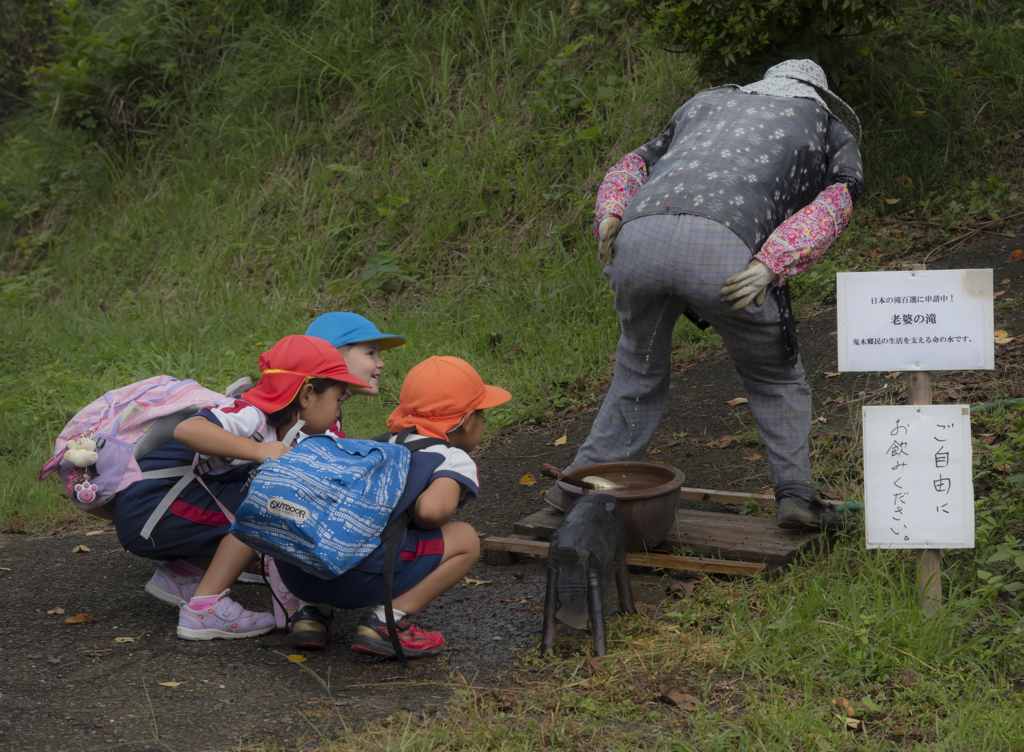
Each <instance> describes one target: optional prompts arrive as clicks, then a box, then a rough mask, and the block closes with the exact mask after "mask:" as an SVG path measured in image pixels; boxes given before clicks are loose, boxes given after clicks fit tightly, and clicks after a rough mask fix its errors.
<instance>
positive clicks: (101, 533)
mask: <svg viewBox="0 0 1024 752" xmlns="http://www.w3.org/2000/svg"><path fill="white" fill-rule="evenodd" d="M109 532H110V531H109V530H90V531H89V532H88V533H86V536H90V535H103V534H104V533H109Z"/></svg>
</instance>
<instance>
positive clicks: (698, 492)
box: [679, 488, 775, 505]
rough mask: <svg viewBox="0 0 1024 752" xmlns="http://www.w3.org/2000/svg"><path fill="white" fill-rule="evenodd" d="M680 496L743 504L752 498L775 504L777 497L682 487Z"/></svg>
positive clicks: (694, 499)
mask: <svg viewBox="0 0 1024 752" xmlns="http://www.w3.org/2000/svg"><path fill="white" fill-rule="evenodd" d="M679 496H680V498H683V499H686V500H687V501H717V502H718V503H720V504H743V502H745V501H746V500H747V499H750V498H753V499H754V501H756V502H757V503H758V504H769V505H771V504H775V497H774V496H770V495H768V494H750V493H737V492H735V491H712V490H711V489H710V488H680V489H679Z"/></svg>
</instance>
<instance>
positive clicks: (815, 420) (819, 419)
mask: <svg viewBox="0 0 1024 752" xmlns="http://www.w3.org/2000/svg"><path fill="white" fill-rule="evenodd" d="M811 423H812V424H813V423H828V421H827V420H825V416H824V415H822V416H821V417H820V418H815V419H814V420H812V421H811Z"/></svg>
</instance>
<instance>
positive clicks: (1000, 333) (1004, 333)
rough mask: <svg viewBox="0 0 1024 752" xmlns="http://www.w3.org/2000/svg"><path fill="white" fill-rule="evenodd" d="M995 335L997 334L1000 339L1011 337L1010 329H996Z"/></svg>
mask: <svg viewBox="0 0 1024 752" xmlns="http://www.w3.org/2000/svg"><path fill="white" fill-rule="evenodd" d="M995 335H996V339H999V338H1000V337H1009V336H1010V333H1009V332H1008V331H1006V330H1005V329H996V331H995Z"/></svg>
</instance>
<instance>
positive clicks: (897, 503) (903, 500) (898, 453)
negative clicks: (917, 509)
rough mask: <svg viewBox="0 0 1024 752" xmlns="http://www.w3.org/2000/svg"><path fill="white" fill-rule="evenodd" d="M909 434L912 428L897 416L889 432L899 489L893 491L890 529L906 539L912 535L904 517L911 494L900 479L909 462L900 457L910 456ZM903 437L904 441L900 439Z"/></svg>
mask: <svg viewBox="0 0 1024 752" xmlns="http://www.w3.org/2000/svg"><path fill="white" fill-rule="evenodd" d="M909 434H910V429H909V428H908V427H907V426H906V425H904V424H902V423H901V421H900V419H899V418H897V419H896V424H895V425H894V426H893V429H892V430H891V431H890V432H889V435H890V436H892V437H894V438H893V440H892V444H890V445H889V448H888V449H887V450H886V454H887V455H888V456H889V457H892V458H893V459H895V460H896V464H894V465H893V467H892V470H893V474H894V475H895V476H896V478H895V480H893V482H892V485H893V488H895V489H897V490H896V491H893V492H892V506H893V509H892V524H891V525H890V526H889V529H890V530H891V531H892V533H893V535H895V536H896V537H897V538H899V537H900V536H903V540H905V541H907V540H910V536H909V535H907V524H906V522H905V521H904V517H903V515H904V509H905V508H906V506H907V497H908V496H909V495H910V492H909V491H904V490H903V486H902V485H901V484H900V481H902V480H903V470H904V469H906V467H907V463H906V462H905V461H903V460H901V459H900V458H901V457H909V456H910V453H909V452H907V445H908V444H909V443H910V441H909V439H908V436H909ZM901 438H902V439H903V440H902V441H901V440H900V439H901ZM897 528H899V529H897Z"/></svg>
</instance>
